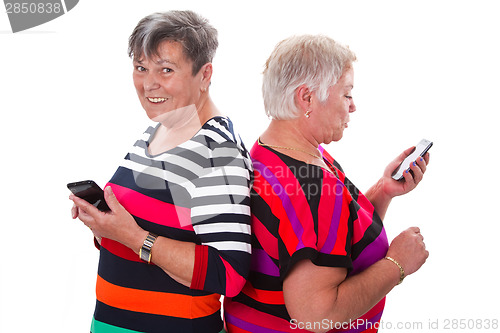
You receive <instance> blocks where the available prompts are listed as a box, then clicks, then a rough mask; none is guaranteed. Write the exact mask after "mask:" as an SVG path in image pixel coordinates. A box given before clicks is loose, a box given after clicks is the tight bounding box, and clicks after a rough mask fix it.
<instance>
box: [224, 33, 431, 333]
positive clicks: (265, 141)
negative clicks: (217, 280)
mask: <svg viewBox="0 0 500 333" xmlns="http://www.w3.org/2000/svg"><path fill="white" fill-rule="evenodd" d="M355 60H356V57H355V55H354V53H353V52H352V51H351V50H349V48H347V47H345V46H342V45H341V44H339V43H337V42H335V41H334V40H332V39H330V38H328V37H324V36H309V35H308V36H296V37H291V38H288V39H286V40H284V41H282V42H280V43H279V44H278V45H277V46H276V48H275V49H274V51H273V52H272V54H271V56H270V57H269V59H268V60H267V63H266V68H265V70H264V82H263V89H262V90H263V95H264V104H265V108H266V112H267V114H268V115H269V116H270V117H271V118H272V120H271V123H270V124H269V127H268V128H267V130H266V131H265V132H264V133H263V134H262V135H261V136H260V137H259V139H258V140H257V142H256V144H255V145H254V147H253V149H252V150H251V152H250V155H251V156H252V161H253V165H254V177H255V178H254V183H253V188H252V191H251V194H252V197H251V198H252V199H251V209H252V233H253V235H252V238H253V239H252V264H251V271H250V275H249V278H248V281H247V283H246V284H245V286H244V287H243V290H242V292H241V293H240V294H239V295H238V296H236V297H234V298H232V299H230V298H226V300H225V312H224V313H225V321H226V328H227V330H228V332H254V333H257V332H297V331H300V330H301V329H304V330H306V331H314V332H325V331H329V330H332V329H333V330H339V331H345V332H373V331H376V328H377V325H378V324H379V322H380V318H381V315H382V311H383V308H384V302H385V296H386V295H387V294H388V293H389V291H391V289H392V288H394V286H396V285H397V284H399V283H401V282H402V281H403V279H404V277H405V276H408V275H410V274H412V273H414V272H415V271H417V270H418V269H419V268H420V267H421V266H422V265H423V263H424V262H425V260H426V258H427V257H428V252H427V251H426V249H425V245H424V242H423V237H422V235H421V234H420V232H419V229H418V228H416V227H413V228H409V229H407V230H405V231H403V232H401V233H400V234H399V235H398V236H397V237H396V238H395V239H394V240H393V241H392V243H391V245H390V246H389V244H388V240H387V236H386V233H385V230H384V226H383V223H382V220H383V218H384V216H385V213H386V211H387V208H388V206H389V204H390V202H391V199H392V198H394V197H395V196H398V195H402V194H405V193H408V192H409V191H411V190H413V189H414V188H415V187H416V186H417V184H418V183H419V182H420V181H421V180H422V177H423V174H424V172H425V170H426V167H427V163H428V159H429V155H428V154H427V155H425V157H424V158H420V159H418V160H417V161H415V163H414V164H412V166H411V172H407V173H405V175H404V181H403V180H402V181H395V180H393V179H392V178H391V174H392V171H393V170H394V169H395V168H396V167H397V166H398V164H399V163H400V162H401V161H402V160H403V159H404V157H405V156H407V155H408V154H409V153H410V151H411V149H412V148H409V149H408V150H406V151H404V152H403V153H402V154H401V155H400V156H398V157H397V158H396V159H395V160H394V161H393V162H391V163H390V164H389V165H388V167H387V168H386V169H385V171H384V173H383V176H382V177H381V178H380V179H379V180H378V181H377V182H376V184H375V185H374V186H373V187H371V188H370V189H368V191H366V194H362V193H361V192H360V191H359V190H358V189H357V188H356V187H355V186H354V185H353V184H352V183H351V181H350V180H349V179H348V178H347V177H346V176H345V174H344V172H343V170H342V169H341V167H340V165H339V164H338V163H337V161H335V160H334V159H333V158H332V157H331V156H330V155H329V154H328V153H327V152H326V151H325V150H324V149H323V147H322V146H321V144H328V143H331V142H332V141H339V140H340V139H341V138H342V136H343V132H344V130H345V129H346V128H347V124H348V122H349V115H350V113H352V112H354V111H356V106H355V105H354V101H353V98H352V95H351V91H352V89H353V87H354V72H353V66H352V63H353V62H354V61H355Z"/></svg>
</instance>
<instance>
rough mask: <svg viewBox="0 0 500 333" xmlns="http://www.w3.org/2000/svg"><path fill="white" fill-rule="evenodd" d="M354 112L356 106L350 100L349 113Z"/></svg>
mask: <svg viewBox="0 0 500 333" xmlns="http://www.w3.org/2000/svg"><path fill="white" fill-rule="evenodd" d="M354 111H356V105H355V104H354V100H353V99H351V104H350V105H349V112H354Z"/></svg>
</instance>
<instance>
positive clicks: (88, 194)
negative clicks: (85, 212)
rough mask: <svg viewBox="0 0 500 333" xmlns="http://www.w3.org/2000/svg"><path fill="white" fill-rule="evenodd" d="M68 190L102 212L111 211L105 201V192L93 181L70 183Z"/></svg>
mask: <svg viewBox="0 0 500 333" xmlns="http://www.w3.org/2000/svg"><path fill="white" fill-rule="evenodd" d="M68 188H69V189H70V191H71V192H73V194H74V195H76V196H77V197H79V198H82V199H84V200H86V201H87V202H89V203H91V204H92V205H94V206H95V207H97V209H99V210H100V211H103V212H106V211H109V210H110V209H109V207H108V205H107V204H106V201H105V200H104V191H103V190H102V189H101V188H100V187H99V185H97V184H96V183H95V182H94V181H92V180H84V181H81V182H76V183H69V184H68Z"/></svg>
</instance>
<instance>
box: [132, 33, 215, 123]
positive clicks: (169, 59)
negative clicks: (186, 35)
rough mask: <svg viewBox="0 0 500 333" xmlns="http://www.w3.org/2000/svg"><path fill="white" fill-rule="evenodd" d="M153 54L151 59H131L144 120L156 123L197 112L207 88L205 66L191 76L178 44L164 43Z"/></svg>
mask: <svg viewBox="0 0 500 333" xmlns="http://www.w3.org/2000/svg"><path fill="white" fill-rule="evenodd" d="M157 53H158V54H157V55H156V56H152V57H151V58H144V57H143V56H141V57H138V58H135V59H134V73H133V80H134V86H135V89H136V91H137V95H138V97H139V100H140V102H141V105H142V107H143V108H144V110H146V113H147V115H148V117H149V118H150V119H152V120H155V121H160V119H161V118H162V117H161V116H162V115H165V114H167V113H169V112H171V111H174V110H183V109H186V108H188V109H191V108H192V107H193V106H195V107H196V108H197V106H198V103H199V101H200V97H201V95H202V93H203V90H206V88H207V87H208V84H207V83H206V82H205V80H204V78H203V74H202V72H203V70H204V67H205V66H206V65H205V66H203V67H202V69H201V70H200V71H199V72H198V73H196V74H195V75H193V73H192V68H193V66H192V65H193V63H192V61H191V60H189V59H187V58H186V57H185V55H184V52H183V49H182V45H181V44H180V43H179V42H175V41H164V42H162V43H160V45H159V47H158V52H157ZM196 108H195V109H196Z"/></svg>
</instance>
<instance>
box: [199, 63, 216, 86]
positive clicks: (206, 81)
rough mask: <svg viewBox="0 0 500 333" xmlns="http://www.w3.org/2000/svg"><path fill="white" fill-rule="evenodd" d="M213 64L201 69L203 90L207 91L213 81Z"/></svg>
mask: <svg viewBox="0 0 500 333" xmlns="http://www.w3.org/2000/svg"><path fill="white" fill-rule="evenodd" d="M212 71H213V67H212V63H210V62H208V63H206V64H205V65H203V66H202V67H201V68H200V73H201V85H200V86H201V90H202V91H207V89H208V87H209V86H210V81H211V80H212Z"/></svg>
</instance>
